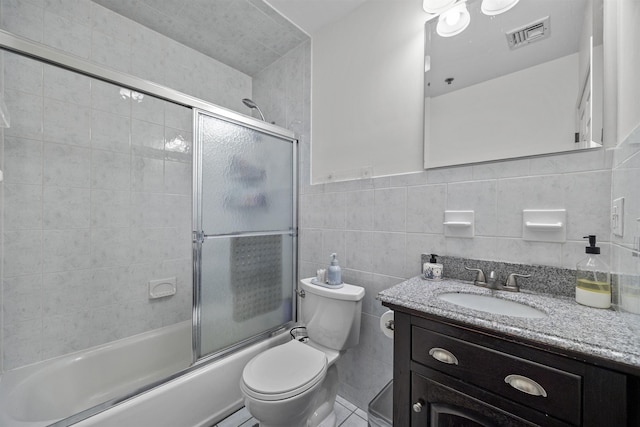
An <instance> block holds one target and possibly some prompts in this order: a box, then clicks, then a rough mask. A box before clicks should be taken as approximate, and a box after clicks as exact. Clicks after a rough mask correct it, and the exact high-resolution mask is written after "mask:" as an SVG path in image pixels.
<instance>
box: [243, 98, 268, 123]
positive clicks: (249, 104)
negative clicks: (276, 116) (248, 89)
mask: <svg viewBox="0 0 640 427" xmlns="http://www.w3.org/2000/svg"><path fill="white" fill-rule="evenodd" d="M242 103H243V104H244V105H246V106H247V107H249V108H251V109H252V110H254V109H255V110H258V113H259V114H260V117H261V118H262V121H263V122H266V120H265V119H264V114H262V110H260V107H258V104H256V103H255V102H253V101H252V100H251V99H249V98H244V99H243V100H242Z"/></svg>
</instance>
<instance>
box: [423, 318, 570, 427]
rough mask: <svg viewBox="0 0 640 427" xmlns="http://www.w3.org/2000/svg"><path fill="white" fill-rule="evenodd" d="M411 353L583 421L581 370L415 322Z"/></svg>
mask: <svg viewBox="0 0 640 427" xmlns="http://www.w3.org/2000/svg"><path fill="white" fill-rule="evenodd" d="M411 358H412V360H414V361H415V362H418V363H420V364H422V365H425V366H428V367H430V368H433V369H436V370H438V371H440V372H444V373H446V374H448V375H451V376H453V377H455V378H459V379H461V380H463V381H465V382H467V383H469V384H473V385H476V386H479V387H482V388H484V389H486V390H489V391H491V392H493V393H496V394H499V395H501V396H504V397H506V398H508V399H510V400H513V401H515V402H519V403H522V404H524V405H527V406H529V407H531V408H533V409H536V410H539V411H542V412H544V413H546V414H548V415H550V416H553V417H555V418H557V419H560V420H563V421H566V422H569V423H571V424H574V425H580V422H581V412H582V408H581V402H582V398H581V394H582V378H581V377H580V376H579V375H575V374H572V373H569V372H565V371H561V370H559V369H555V368H552V367H549V366H545V365H541V364H539V363H536V362H532V361H529V360H526V359H522V358H519V357H516V356H512V355H509V354H507V353H503V352H500V351H496V350H493V349H490V348H486V347H483V346H480V345H476V344H472V343H469V342H466V341H462V340H459V339H456V338H452V337H449V336H446V335H442V334H439V333H437V332H433V331H430V330H427V329H423V328H420V327H417V326H413V327H412V344H411Z"/></svg>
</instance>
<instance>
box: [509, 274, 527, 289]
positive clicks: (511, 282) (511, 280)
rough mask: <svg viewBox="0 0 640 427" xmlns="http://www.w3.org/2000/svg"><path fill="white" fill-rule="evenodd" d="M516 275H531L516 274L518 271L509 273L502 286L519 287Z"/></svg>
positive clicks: (525, 276)
mask: <svg viewBox="0 0 640 427" xmlns="http://www.w3.org/2000/svg"><path fill="white" fill-rule="evenodd" d="M518 277H524V278H527V277H531V275H530V274H518V273H511V274H510V275H509V276H507V281H506V282H504V287H505V288H514V289H520V287H519V286H518Z"/></svg>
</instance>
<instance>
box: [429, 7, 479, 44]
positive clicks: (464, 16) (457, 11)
mask: <svg viewBox="0 0 640 427" xmlns="http://www.w3.org/2000/svg"><path fill="white" fill-rule="evenodd" d="M470 22H471V16H470V15H469V11H468V10H467V5H466V4H465V2H461V3H458V4H457V5H455V6H454V7H452V8H451V9H449V10H447V11H446V12H444V13H443V14H441V15H440V17H439V18H438V25H437V26H436V32H437V33H438V35H440V36H441V37H452V36H455V35H456V34H460V33H461V32H463V31H464V30H465V28H467V27H468V26H469V23H470Z"/></svg>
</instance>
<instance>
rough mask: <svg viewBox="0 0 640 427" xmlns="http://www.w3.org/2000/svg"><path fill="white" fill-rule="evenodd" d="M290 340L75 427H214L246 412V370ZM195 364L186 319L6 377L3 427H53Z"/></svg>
mask: <svg viewBox="0 0 640 427" xmlns="http://www.w3.org/2000/svg"><path fill="white" fill-rule="evenodd" d="M288 339H289V334H286V333H285V334H280V335H278V336H275V337H272V338H270V339H268V340H265V341H261V342H259V343H257V344H254V345H252V346H250V347H247V348H244V349H242V350H239V351H237V352H234V353H233V354H231V355H229V356H227V357H224V358H221V359H219V360H216V361H212V362H210V363H203V364H202V365H200V366H196V367H192V368H191V369H189V370H188V371H186V373H184V374H183V375H180V376H176V377H175V378H173V379H171V380H170V381H167V382H164V383H162V384H160V385H158V386H156V387H154V388H151V389H150V390H147V391H145V392H143V393H140V394H137V395H135V396H133V397H131V398H130V399H127V400H125V401H123V402H120V403H118V404H116V405H113V406H110V407H105V408H104V410H103V411H102V412H99V413H97V414H95V415H93V416H90V417H88V418H85V419H82V417H78V418H77V419H75V420H74V421H78V420H80V421H79V422H77V423H76V424H73V425H74V427H112V426H113V427H116V426H117V427H124V426H154V427H162V426H166V427H176V426H180V427H191V426H193V427H196V426H198V427H205V426H206V427H208V426H211V425H212V424H214V423H216V422H218V421H219V420H221V419H222V418H224V417H225V416H227V415H229V414H230V413H232V412H234V411H235V410H237V409H239V408H240V407H241V406H242V394H241V392H240V387H239V381H240V376H241V374H242V369H243V368H244V365H245V364H246V363H247V362H248V361H249V360H250V359H251V358H252V357H253V356H254V355H256V354H258V353H259V352H261V351H264V350H265V349H267V348H269V347H273V346H275V345H278V344H281V343H283V342H285V341H286V340H288ZM190 363H191V322H190V321H187V322H181V323H178V324H175V325H171V326H168V327H165V328H160V329H156V330H154V331H150V332H146V333H143V334H140V335H136V336H133V337H130V338H125V339H122V340H119V341H115V342H112V343H109V344H105V345H101V346H97V347H93V348H91V349H88V350H85V351H82V352H78V353H73V354H69V355H65V356H61V357H58V358H55V359H51V360H47V361H44V362H40V363H37V364H34V365H30V366H26V367H23V368H18V369H14V370H11V371H8V372H6V373H5V374H4V375H3V376H2V378H0V427H44V426H48V425H50V424H53V423H55V422H56V421H59V420H61V419H64V418H67V417H70V416H72V415H74V414H77V413H79V412H81V411H83V410H85V409H88V408H91V407H93V406H95V405H99V404H101V403H103V402H106V401H109V400H111V399H115V398H118V397H121V396H123V395H126V394H127V393H131V392H132V391H134V390H137V389H140V388H141V387H144V386H146V385H148V384H150V383H153V382H154V381H159V380H162V379H164V378H167V377H168V376H170V375H172V374H174V373H176V372H178V371H180V370H183V369H186V368H188V367H189V365H190ZM105 406H106V405H105ZM60 425H65V424H62V423H61V424H60Z"/></svg>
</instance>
